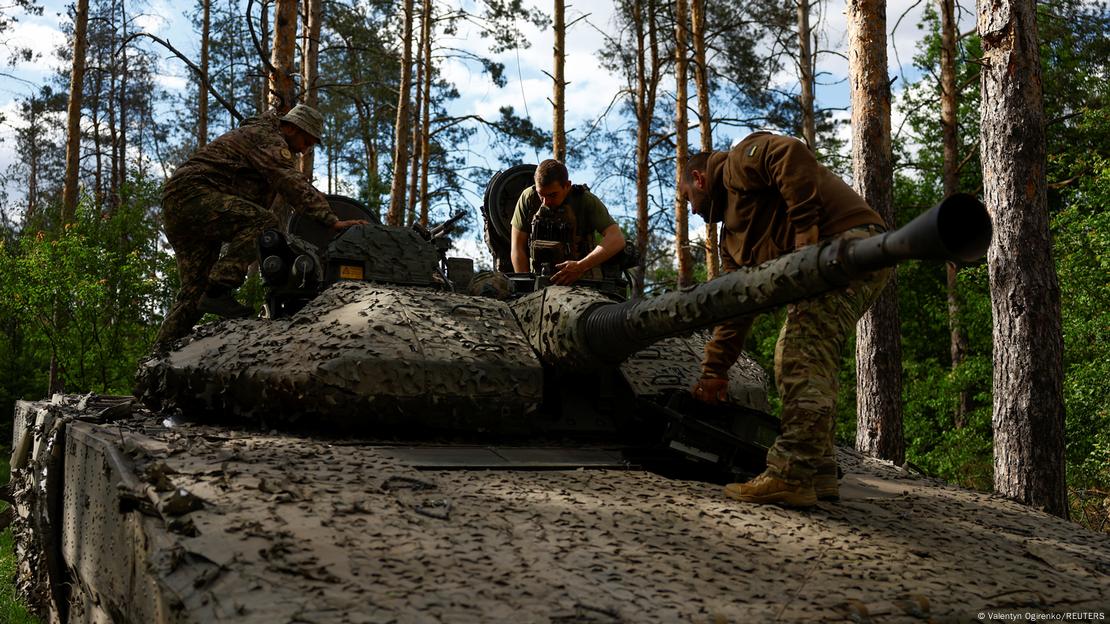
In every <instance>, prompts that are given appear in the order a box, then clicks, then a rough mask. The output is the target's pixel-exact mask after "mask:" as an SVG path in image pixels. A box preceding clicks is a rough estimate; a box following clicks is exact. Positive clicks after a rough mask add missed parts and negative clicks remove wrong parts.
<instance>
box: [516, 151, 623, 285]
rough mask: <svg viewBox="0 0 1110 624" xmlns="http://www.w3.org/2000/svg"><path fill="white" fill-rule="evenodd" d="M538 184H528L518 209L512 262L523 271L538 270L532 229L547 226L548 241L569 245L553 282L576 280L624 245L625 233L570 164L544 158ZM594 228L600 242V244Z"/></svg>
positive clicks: (535, 230)
mask: <svg viewBox="0 0 1110 624" xmlns="http://www.w3.org/2000/svg"><path fill="white" fill-rule="evenodd" d="M535 183H536V185H535V186H534V187H528V188H527V189H525V190H524V192H523V193H521V194H520V199H519V200H517V204H516V211H515V212H514V213H513V222H512V225H513V238H512V254H511V257H512V262H513V269H514V270H515V271H517V272H518V273H527V272H529V271H530V270H534V269H535V267H534V266H532V265H533V264H534V263H533V262H532V261H533V260H534V258H533V257H532V256H533V252H534V251H535V249H534V248H535V245H530V244H529V239H530V238H531V237H532V236H533V233H536V234H537V238H538V237H539V233H538V231H537V230H538V229H539V228H542V229H544V232H545V233H544V234H543V238H544V239H553V240H550V241H545V243H548V242H550V243H559V244H560V245H565V247H566V250H567V253H565V254H564V255H565V256H566V257H567V258H568V259H567V260H565V261H563V262H560V263H558V264H557V265H556V266H555V269H557V272H556V273H555V274H554V275H552V276H551V283H553V284H560V285H563V286H566V285H569V284H573V283H574V282H575V281H577V280H578V279H579V278H580V277H582V275H583V274H585V273H586V272H588V271H590V270H591V269H593V268H594V267H597V266H600V265H601V263H603V262H605V261H606V260H608V259H609V258H612V257H613V256H615V255H617V254H618V253H620V251H621V250H622V249H624V234H622V233H621V229H620V227H619V226H617V223H616V222H615V221H613V217H611V216H609V211H608V210H607V209H606V208H605V204H603V203H601V200H600V199H598V198H597V197H596V196H595V195H594V194H593V193H591V192H590V191H589V189H588V188H586V187H585V186H584V185H577V184H575V185H572V184H571V183H570V176H569V175H568V174H567V168H566V165H564V164H563V163H561V162H559V161H557V160H545V161H543V162H542V163H540V166H539V167H536V175H535ZM595 234H600V235H601V242H599V243H596V244H595V242H594V241H595Z"/></svg>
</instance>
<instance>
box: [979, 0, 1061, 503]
mask: <svg viewBox="0 0 1110 624" xmlns="http://www.w3.org/2000/svg"><path fill="white" fill-rule="evenodd" d="M979 35H980V36H981V37H982V41H983V70H982V76H981V81H982V82H981V84H982V102H983V104H982V110H981V113H980V115H981V118H980V127H981V128H982V130H981V139H980V148H979V149H980V158H981V160H982V163H983V197H984V199H985V202H986V205H987V209H988V210H989V211H990V213H991V216H992V219H993V221H994V237H993V241H992V242H991V246H990V249H989V251H988V252H987V267H988V271H989V273H990V284H991V307H992V310H993V313H994V390H993V395H994V414H993V419H992V420H993V424H994V487H995V490H997V491H998V492H999V493H1001V494H1003V495H1005V496H1009V497H1011V498H1014V499H1017V500H1019V501H1021V502H1024V503H1027V504H1029V505H1034V506H1037V507H1043V508H1044V509H1046V510H1047V511H1048V512H1049V513H1052V514H1055V515H1058V516H1061V517H1067V514H1068V507H1067V492H1066V488H1065V481H1064V399H1063V389H1062V385H1063V364H1062V354H1063V338H1062V336H1061V327H1060V287H1059V283H1058V281H1057V278H1056V264H1055V262H1054V261H1053V259H1052V243H1051V238H1050V235H1049V227H1048V226H1049V220H1048V206H1047V199H1046V184H1045V166H1046V162H1045V118H1044V104H1043V101H1042V86H1041V67H1040V57H1039V55H1038V48H1037V21H1036V3H1035V1H1034V0H995V1H994V2H989V3H980V4H979Z"/></svg>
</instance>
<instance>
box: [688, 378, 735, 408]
mask: <svg viewBox="0 0 1110 624" xmlns="http://www.w3.org/2000/svg"><path fill="white" fill-rule="evenodd" d="M693 394H694V398H695V399H697V400H699V401H701V402H702V403H708V404H709V405H716V404H717V403H723V402H725V401H727V400H728V380H727V379H715V378H712V377H702V378H701V379H699V380H698V383H697V384H695V385H694V391H693Z"/></svg>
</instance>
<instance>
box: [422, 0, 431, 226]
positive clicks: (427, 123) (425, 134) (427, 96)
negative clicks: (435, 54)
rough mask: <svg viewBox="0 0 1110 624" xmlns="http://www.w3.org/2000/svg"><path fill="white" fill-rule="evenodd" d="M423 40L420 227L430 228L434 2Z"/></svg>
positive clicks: (426, 15) (428, 0)
mask: <svg viewBox="0 0 1110 624" xmlns="http://www.w3.org/2000/svg"><path fill="white" fill-rule="evenodd" d="M424 2H425V4H424V15H423V23H422V24H421V30H422V31H423V35H421V40H422V41H423V42H424V51H423V54H422V56H423V57H424V84H423V86H422V88H423V90H424V97H423V100H424V110H423V112H422V113H421V120H420V129H421V132H420V145H421V147H420V152H421V154H423V155H424V157H423V158H422V159H421V161H420V225H423V226H424V227H428V168H429V165H430V163H431V152H430V151H429V150H430V148H431V139H432V128H431V115H432V70H433V68H432V0H424Z"/></svg>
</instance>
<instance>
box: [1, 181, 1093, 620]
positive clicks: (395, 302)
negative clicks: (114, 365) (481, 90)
mask: <svg viewBox="0 0 1110 624" xmlns="http://www.w3.org/2000/svg"><path fill="white" fill-rule="evenodd" d="M509 194H510V195H511V193H509ZM332 201H333V205H334V206H336V211H337V212H339V213H340V214H341V216H342V217H343V218H352V217H356V216H359V215H360V214H362V208H361V207H360V206H359V205H358V204H357V203H355V202H352V201H350V200H347V199H341V198H332ZM290 229H291V235H290V236H284V235H280V234H279V233H270V234H268V235H267V236H264V237H263V240H260V241H259V244H260V249H262V250H263V252H264V253H263V256H264V258H263V263H262V264H263V266H262V269H263V271H264V273H265V275H266V281H267V302H266V316H267V317H268V318H265V319H256V320H236V321H225V322H220V323H214V324H210V325H204V326H201V327H199V328H198V329H197V330H196V332H195V333H194V335H193V336H191V337H190V338H188V339H186V340H184V341H182V342H181V343H179V344H178V345H177V348H176V349H175V350H173V351H172V352H170V353H167V354H163V355H160V356H158V357H155V358H152V359H151V360H149V361H148V362H145V363H144V364H143V368H142V371H141V374H140V375H139V385H140V390H141V398H142V401H143V403H145V404H146V405H143V404H142V403H139V402H138V401H136V400H135V398H133V397H101V396H94V395H86V396H61V395H57V396H55V397H53V398H52V399H51V400H48V401H40V402H19V404H18V405H17V408H16V414H15V422H14V428H13V433H14V436H13V448H14V449H15V452H14V453H13V456H12V459H11V465H12V469H13V470H12V482H11V484H10V485H9V491H10V492H11V494H12V495H13V499H14V514H13V516H14V523H13V536H14V541H15V545H16V550H17V553H18V557H19V570H18V572H17V587H18V588H19V590H20V593H21V594H22V595H23V596H24V597H26V598H28V599H29V600H30V601H31V603H32V605H33V606H34V607H35V608H36V610H37V611H38V612H39V613H40V614H41V615H42V616H43V621H44V622H47V621H48V622H61V623H65V624H69V623H81V624H84V623H90V624H91V623H102V622H115V623H120V624H128V623H132V622H134V623H143V624H148V623H159V624H160V623H171V622H172V623H189V624H192V623H198V624H199V623H204V624H212V623H223V622H235V623H236V624H241V623H244V622H246V623H255V622H257V623H260V624H261V623H267V624H269V623H272V622H288V623H298V624H299V623H308V622H312V623H321V624H323V623H336V624H348V623H350V624H355V623H367V622H393V621H396V622H505V621H514V622H516V621H519V622H544V623H548V622H550V623H556V622H558V623H568V622H595V623H598V622H605V623H609V622H612V623H616V622H641V621H643V622H648V621H659V622H671V621H713V622H741V621H772V620H775V621H791V622H827V621H854V622H871V621H882V622H919V621H965V620H969V619H975V618H976V615H975V614H976V613H978V614H979V615H978V618H979V619H984V618H985V614H986V613H990V614H991V619H998V618H1002V617H1003V616H1002V615H1001V614H1010V613H1013V614H1019V615H1020V614H1024V613H1028V612H1030V611H1034V612H1042V611H1044V612H1053V613H1055V612H1061V613H1062V612H1064V611H1067V612H1069V613H1074V612H1081V611H1092V612H1093V611H1095V610H1098V609H1104V608H1105V605H1106V604H1107V603H1108V601H1110V585H1108V584H1107V583H1106V579H1107V574H1108V571H1110V554H1108V553H1110V538H1108V537H1107V536H1105V535H1097V534H1094V533H1091V532H1089V531H1086V530H1084V529H1082V528H1081V527H1078V526H1076V525H1072V524H1070V523H1067V522H1066V521H1063V520H1061V519H1059V518H1053V517H1051V516H1048V515H1046V514H1044V513H1042V512H1039V511H1037V510H1031V509H1029V508H1028V507H1025V506H1022V505H1019V504H1017V503H1014V502H1012V501H1007V500H1005V499H1002V498H1000V497H998V496H994V495H990V494H985V493H979V492H970V491H967V490H962V489H960V488H955V487H952V486H948V485H945V484H943V483H941V482H938V481H936V480H932V479H927V478H923V477H922V476H921V475H918V474H914V473H913V472H912V471H911V470H908V469H906V468H899V467H897V466H892V465H890V464H887V463H884V462H879V461H876V460H871V459H868V458H864V457H861V456H860V455H858V454H857V453H855V452H854V451H851V450H850V449H841V450H840V451H839V459H840V464H841V466H842V467H843V468H844V470H845V472H846V473H847V474H846V476H845V477H844V479H843V480H842V481H841V496H842V502H841V503H837V504H832V503H820V504H819V506H818V507H817V508H815V509H812V510H808V511H790V510H784V509H780V508H777V507H772V506H757V505H743V504H738V503H736V502H735V501H730V500H725V499H724V498H723V497H722V495H721V494H720V488H719V487H717V486H715V485H712V484H711V483H709V482H707V479H708V480H710V481H711V480H713V479H714V478H716V477H725V478H728V477H731V476H734V475H735V474H736V472H737V471H744V470H755V469H758V468H759V466H758V464H759V461H760V455H759V453H760V449H761V448H762V446H761V445H762V444H763V443H764V442H766V440H765V438H766V437H767V436H770V435H771V434H772V433H773V429H774V422H773V420H771V419H769V416H767V412H768V406H767V402H766V395H765V384H766V378H765V375H764V374H763V372H762V371H760V370H759V369H758V367H757V366H755V365H754V363H752V362H750V360H747V359H745V360H743V361H742V362H741V363H740V364H739V366H737V367H736V368H735V369H734V371H733V375H734V376H733V378H732V379H731V380H730V381H731V383H730V403H729V405H727V406H724V407H722V408H720V409H719V410H716V411H705V410H702V409H699V408H698V407H697V406H694V405H690V403H689V401H688V400H687V399H686V397H688V395H687V392H686V391H687V388H688V386H689V384H690V383H692V381H693V378H694V377H696V375H697V364H698V360H699V359H700V349H701V346H702V342H703V341H704V335H703V334H699V333H697V332H698V330H697V329H696V328H698V327H705V326H707V325H709V324H712V323H714V322H717V321H718V320H720V319H723V318H728V317H730V316H731V315H734V314H746V313H749V312H751V311H755V310H759V309H764V308H766V307H769V306H774V305H779V304H781V303H782V302H785V301H789V300H792V299H793V298H796V297H801V296H810V295H812V294H814V293H817V292H820V291H822V290H825V289H828V288H831V287H835V286H836V285H837V284H841V283H843V282H844V280H846V279H850V278H851V276H852V275H855V274H857V273H859V272H861V271H867V270H871V269H873V268H875V267H876V266H887V265H888V264H889V263H893V262H896V261H898V260H900V259H902V258H905V257H937V256H940V257H945V258H957V259H964V260H969V259H972V258H974V257H976V256H977V255H979V254H980V253H981V249H982V247H984V246H985V240H986V238H987V236H988V234H987V232H988V231H989V221H987V220H986V218H985V215H984V213H982V210H981V206H979V205H978V204H977V202H974V200H971V199H970V198H956V199H953V200H949V201H947V202H945V204H943V205H942V206H941V207H940V208H938V209H935V210H934V211H932V212H930V213H928V214H927V215H926V216H925V217H923V218H922V219H920V220H918V221H916V222H915V223H914V224H911V226H907V227H906V228H903V229H902V230H899V231H897V232H894V233H891V234H889V235H886V236H884V237H880V238H876V239H869V241H867V244H866V245H863V244H855V245H839V244H835V243H834V244H831V245H822V246H819V247H814V248H807V249H806V250H802V251H801V252H799V253H797V254H792V255H791V256H787V257H784V258H780V259H779V260H777V261H775V262H772V263H769V264H767V265H763V266H761V267H756V268H753V269H750V270H747V271H741V272H737V273H735V274H732V275H730V276H727V277H725V278H722V279H719V280H715V281H714V282H711V283H710V284H705V285H701V286H698V287H695V288H693V289H690V290H687V291H681V292H675V293H669V294H666V295H663V296H660V297H656V298H652V299H644V300H635V299H623V298H622V297H621V296H620V293H619V292H617V290H619V289H616V288H608V287H606V288H592V287H586V286H578V287H572V288H564V287H544V286H543V285H542V280H540V279H539V278H540V277H542V276H531V278H532V279H529V276H525V275H521V276H515V277H516V280H515V281H513V282H509V283H510V285H511V288H509V289H507V291H506V292H503V293H500V294H501V296H503V297H504V298H488V297H481V296H475V295H472V294H469V293H468V292H466V289H465V288H464V284H465V282H466V281H467V280H468V279H469V275H470V271H468V268H469V267H468V263H467V262H465V261H462V260H459V259H450V258H447V257H446V254H445V250H446V248H447V245H446V242H445V240H444V236H443V235H444V234H445V233H446V231H447V229H448V228H446V227H444V228H438V229H437V228H433V229H431V230H426V231H422V230H405V229H401V228H386V227H381V226H379V225H377V224H375V225H371V226H364V227H361V228H357V229H352V230H350V231H348V232H347V233H345V234H344V235H343V236H341V237H339V238H338V239H336V240H335V241H332V240H330V238H329V237H328V236H327V233H326V232H321V231H317V232H316V233H315V234H314V233H313V232H312V231H311V229H310V228H309V227H308V226H304V227H302V226H301V225H298V224H293V226H292V227H291V228H290ZM269 258H276V259H275V260H270V261H269V263H268V264H269V266H268V267H267V266H266V265H267V262H266V260H267V259H269ZM612 285H613V284H609V285H608V286H612ZM691 331H693V332H694V333H693V334H691V333H690V332H691ZM147 406H150V407H147ZM151 408H153V409H151ZM718 453H719V454H718ZM676 465H677V466H679V467H684V468H686V469H687V470H686V474H679V475H677V476H695V477H696V478H695V479H686V478H683V479H675V478H673V477H674V476H675V475H674V472H675V470H676V468H675V466H676ZM657 467H662V468H660V469H656V468H657ZM643 468H650V469H649V470H645V469H643ZM679 472H682V471H679ZM691 472H692V474H691ZM1057 605H1063V606H1057ZM1004 619H1013V618H1004Z"/></svg>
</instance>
